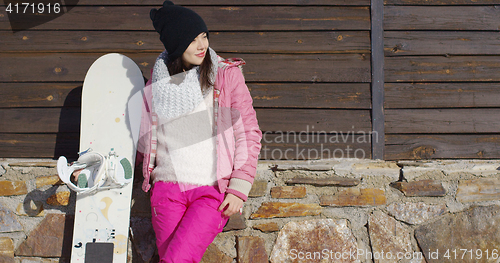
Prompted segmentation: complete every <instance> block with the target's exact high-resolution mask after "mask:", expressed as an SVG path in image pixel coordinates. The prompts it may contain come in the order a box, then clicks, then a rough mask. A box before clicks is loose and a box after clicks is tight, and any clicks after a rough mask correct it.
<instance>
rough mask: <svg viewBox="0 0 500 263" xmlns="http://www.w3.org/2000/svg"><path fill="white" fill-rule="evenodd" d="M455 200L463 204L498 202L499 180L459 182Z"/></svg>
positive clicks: (499, 195)
mask: <svg viewBox="0 0 500 263" xmlns="http://www.w3.org/2000/svg"><path fill="white" fill-rule="evenodd" d="M456 198H457V201H459V202H463V203H467V202H481V201H493V200H500V179H497V178H481V179H473V180H460V182H459V183H458V190H457V195H456Z"/></svg>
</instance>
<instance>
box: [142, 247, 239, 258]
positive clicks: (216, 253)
mask: <svg viewBox="0 0 500 263" xmlns="http://www.w3.org/2000/svg"><path fill="white" fill-rule="evenodd" d="M146 262H147V261H146ZM213 262H216V263H231V262H233V259H232V258H231V257H230V256H228V255H226V254H224V253H223V252H222V251H220V249H219V248H218V247H217V246H216V245H214V244H213V243H212V244H210V245H209V246H208V248H207V250H206V251H205V254H203V258H202V259H201V261H200V263H213Z"/></svg>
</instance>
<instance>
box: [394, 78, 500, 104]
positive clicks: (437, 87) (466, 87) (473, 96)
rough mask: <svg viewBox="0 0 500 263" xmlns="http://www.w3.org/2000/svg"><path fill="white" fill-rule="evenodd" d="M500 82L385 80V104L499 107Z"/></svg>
mask: <svg viewBox="0 0 500 263" xmlns="http://www.w3.org/2000/svg"><path fill="white" fill-rule="evenodd" d="M499 90H500V84H499V83H413V84H411V83H386V84H385V108H386V109H391V108H399V109H419V108H459V107H460V108H467V107H470V108H480V107H498V108H500V93H499V92H498V91H499Z"/></svg>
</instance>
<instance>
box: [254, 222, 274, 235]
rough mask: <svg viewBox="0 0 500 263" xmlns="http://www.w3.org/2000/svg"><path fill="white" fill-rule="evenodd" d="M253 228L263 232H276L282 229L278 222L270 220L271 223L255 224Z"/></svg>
mask: <svg viewBox="0 0 500 263" xmlns="http://www.w3.org/2000/svg"><path fill="white" fill-rule="evenodd" d="M253 229H257V230H260V231H262V232H265V233H269V232H276V231H278V230H280V227H279V226H278V224H277V223H275V222H270V223H264V224H258V225H254V226H253Z"/></svg>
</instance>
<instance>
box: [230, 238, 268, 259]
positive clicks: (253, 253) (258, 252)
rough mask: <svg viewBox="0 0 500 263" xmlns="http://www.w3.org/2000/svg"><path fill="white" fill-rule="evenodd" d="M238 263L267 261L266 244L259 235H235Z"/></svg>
mask: <svg viewBox="0 0 500 263" xmlns="http://www.w3.org/2000/svg"><path fill="white" fill-rule="evenodd" d="M236 249H237V262H238V263H267V262H269V260H268V256H267V251H266V245H265V243H264V240H263V239H262V238H260V237H254V236H243V237H236Z"/></svg>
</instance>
